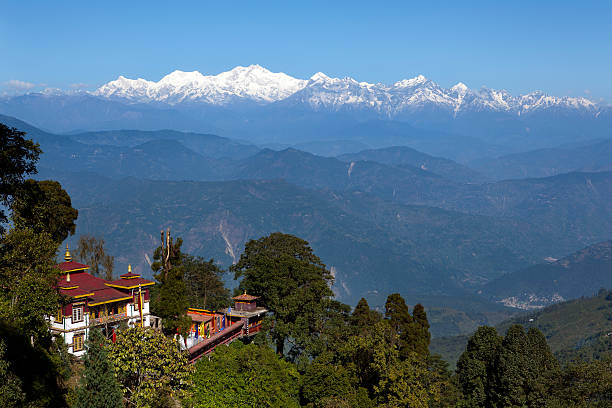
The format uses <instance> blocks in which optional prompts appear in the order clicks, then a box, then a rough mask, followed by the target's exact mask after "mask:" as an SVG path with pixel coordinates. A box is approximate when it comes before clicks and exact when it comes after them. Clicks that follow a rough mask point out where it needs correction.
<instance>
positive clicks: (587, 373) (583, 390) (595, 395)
mask: <svg viewBox="0 0 612 408" xmlns="http://www.w3.org/2000/svg"><path fill="white" fill-rule="evenodd" d="M546 406H547V407H554V408H561V407H585V408H586V407H592V408H600V407H601V408H604V407H610V406H612V354H611V353H608V355H607V356H605V357H604V358H603V359H602V360H594V361H590V362H585V361H581V362H574V363H571V364H568V365H567V367H565V368H564V369H563V371H562V372H561V373H559V375H558V376H556V377H555V378H554V385H553V391H552V392H551V393H550V398H549V399H548V401H547V405H546Z"/></svg>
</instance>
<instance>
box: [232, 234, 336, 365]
mask: <svg viewBox="0 0 612 408" xmlns="http://www.w3.org/2000/svg"><path fill="white" fill-rule="evenodd" d="M230 269H231V271H233V272H234V278H235V279H239V278H242V281H241V282H240V289H242V290H246V291H247V292H249V293H251V294H253V295H257V296H260V297H261V302H262V303H263V304H264V305H265V306H266V307H268V309H270V311H271V312H272V319H273V321H274V324H273V326H272V327H271V329H270V335H271V337H272V339H273V341H274V342H275V344H276V351H277V353H279V354H284V351H285V343H286V342H287V340H291V342H290V347H289V352H288V355H289V356H291V357H292V358H297V356H299V355H301V354H302V352H303V351H305V350H306V348H308V347H309V345H310V344H311V343H312V341H313V338H316V337H318V335H319V334H320V333H321V330H322V327H321V322H322V316H323V315H324V313H325V311H326V309H327V307H328V303H329V301H330V300H331V297H332V296H333V292H332V291H331V289H330V285H331V284H332V282H333V277H332V275H331V273H330V272H329V270H328V269H327V267H326V266H325V265H324V264H323V262H321V259H319V257H318V256H316V255H315V254H314V253H313V251H312V248H310V246H309V245H308V242H306V241H304V240H303V239H300V238H298V237H295V236H293V235H288V234H282V233H280V232H275V233H273V234H270V235H269V236H267V237H262V238H260V239H258V240H251V241H249V242H247V244H246V246H245V250H244V252H243V253H242V255H241V256H240V260H239V261H238V262H237V263H236V264H235V265H233V266H232V267H231V268H230Z"/></svg>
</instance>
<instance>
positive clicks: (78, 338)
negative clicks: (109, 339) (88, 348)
mask: <svg viewBox="0 0 612 408" xmlns="http://www.w3.org/2000/svg"><path fill="white" fill-rule="evenodd" d="M84 338H85V334H83V333H79V334H75V335H74V337H73V338H72V351H81V350H83V339H84Z"/></svg>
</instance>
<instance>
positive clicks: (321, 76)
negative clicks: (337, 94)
mask: <svg viewBox="0 0 612 408" xmlns="http://www.w3.org/2000/svg"><path fill="white" fill-rule="evenodd" d="M330 79H331V78H330V77H328V76H327V75H325V74H324V73H322V72H317V73H316V74H314V75H313V76H311V77H310V80H311V81H328V80H330Z"/></svg>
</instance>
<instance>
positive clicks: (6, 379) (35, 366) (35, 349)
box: [0, 319, 66, 408]
mask: <svg viewBox="0 0 612 408" xmlns="http://www.w3.org/2000/svg"><path fill="white" fill-rule="evenodd" d="M0 339H1V340H0V349H1V352H0V354H2V356H0V379H1V381H2V382H0V401H1V402H5V403H7V404H6V405H4V406H6V407H13V406H24V407H37V408H38V407H41V408H43V407H46V408H58V407H66V401H65V399H64V394H65V393H66V389H65V388H64V387H63V386H62V383H61V378H62V377H63V373H62V372H63V371H65V369H64V368H63V367H61V366H60V364H59V362H60V361H61V358H60V357H59V356H58V355H57V354H56V353H57V351H56V350H55V348H54V347H53V344H52V343H51V340H50V338H47V339H45V340H46V342H43V341H39V342H36V343H34V345H32V342H31V338H30V337H28V336H26V335H24V334H23V332H22V330H21V329H20V328H18V327H15V326H13V325H10V324H9V323H8V322H7V321H6V320H2V319H0ZM15 400H17V401H21V404H20V403H10V402H11V401H13V402H15Z"/></svg>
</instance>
